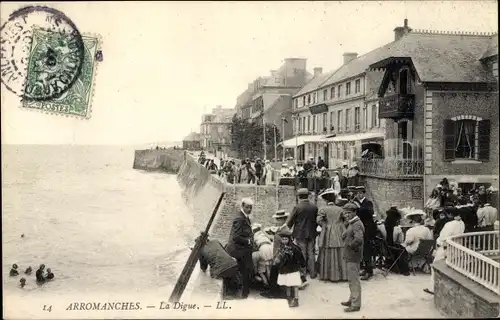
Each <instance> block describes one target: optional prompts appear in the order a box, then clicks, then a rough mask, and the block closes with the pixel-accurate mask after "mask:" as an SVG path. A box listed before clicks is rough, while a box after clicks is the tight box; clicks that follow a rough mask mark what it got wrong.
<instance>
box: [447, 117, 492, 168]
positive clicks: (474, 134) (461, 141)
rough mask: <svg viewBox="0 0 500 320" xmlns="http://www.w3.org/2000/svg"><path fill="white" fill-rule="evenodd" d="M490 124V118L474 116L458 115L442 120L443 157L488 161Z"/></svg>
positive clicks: (451, 159) (448, 159)
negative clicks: (483, 118) (484, 118)
mask: <svg viewBox="0 0 500 320" xmlns="http://www.w3.org/2000/svg"><path fill="white" fill-rule="evenodd" d="M490 126H491V122H490V120H482V119H481V118H478V117H474V116H459V117H454V118H452V119H446V120H444V124H443V136H444V159H445V160H447V161H453V160H479V161H488V159H489V157H490V131H491V130H490Z"/></svg>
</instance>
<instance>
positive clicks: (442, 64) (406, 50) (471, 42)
mask: <svg viewBox="0 0 500 320" xmlns="http://www.w3.org/2000/svg"><path fill="white" fill-rule="evenodd" d="M490 43H491V35H478V34H466V35H465V34H448V33H430V32H429V33H424V32H422V33H421V32H411V33H409V34H407V35H406V36H404V37H403V38H401V39H400V40H398V41H395V42H393V45H392V46H391V47H390V48H389V56H390V57H407V58H411V60H412V63H413V65H414V66H415V69H416V71H417V73H418V76H419V77H420V80H421V81H422V82H472V83H478V82H492V81H494V79H493V76H492V75H491V74H490V73H489V72H488V70H487V69H486V68H484V66H483V64H482V63H481V62H480V61H479V60H480V59H481V57H482V56H483V54H484V52H486V50H487V49H488V47H489V45H490ZM383 59H384V58H383V57H382V58H381V59H379V60H383Z"/></svg>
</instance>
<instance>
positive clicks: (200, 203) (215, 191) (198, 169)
mask: <svg viewBox="0 0 500 320" xmlns="http://www.w3.org/2000/svg"><path fill="white" fill-rule="evenodd" d="M177 179H178V181H179V184H180V185H181V186H182V187H183V188H184V197H185V200H186V202H187V204H188V205H189V206H190V208H191V209H192V211H193V213H194V215H195V227H196V228H197V229H199V230H200V231H202V230H204V228H205V226H206V224H207V222H208V220H209V219H210V215H211V213H212V210H213V208H214V207H215V204H216V203H217V200H218V199H219V197H220V195H221V193H222V192H225V195H224V198H223V200H222V203H221V206H220V208H219V211H218V213H217V216H216V218H215V220H214V223H213V224H212V228H211V230H210V235H211V238H214V239H217V240H220V241H221V242H222V243H226V241H227V238H228V236H229V232H230V230H231V223H232V220H233V219H234V217H235V216H236V214H238V212H239V207H240V202H241V199H243V198H245V197H249V198H251V199H253V201H254V203H255V205H254V208H253V215H252V222H256V223H260V224H262V225H263V226H264V227H265V226H271V225H273V219H272V215H273V214H274V213H275V212H276V210H278V209H285V210H287V211H291V210H292V209H293V207H294V205H295V203H296V202H295V188H294V187H292V186H275V185H266V186H257V185H250V184H236V185H234V184H228V183H225V182H223V181H222V180H220V179H219V177H218V176H217V175H215V174H210V173H209V171H208V170H207V169H206V168H205V167H204V166H202V165H200V164H199V163H198V162H197V161H196V160H195V159H194V158H193V157H192V156H191V155H189V154H187V156H186V159H185V160H184V162H183V163H182V165H181V167H180V169H179V172H178V175H177Z"/></svg>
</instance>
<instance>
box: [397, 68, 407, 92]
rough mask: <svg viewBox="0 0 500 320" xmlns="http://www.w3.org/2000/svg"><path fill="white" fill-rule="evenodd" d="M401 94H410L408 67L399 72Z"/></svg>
mask: <svg viewBox="0 0 500 320" xmlns="http://www.w3.org/2000/svg"><path fill="white" fill-rule="evenodd" d="M399 94H408V69H402V70H401V71H400V72H399Z"/></svg>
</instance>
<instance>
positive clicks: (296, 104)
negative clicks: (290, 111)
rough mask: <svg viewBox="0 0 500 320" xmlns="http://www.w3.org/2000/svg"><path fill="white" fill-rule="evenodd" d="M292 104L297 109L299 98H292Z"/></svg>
mask: <svg viewBox="0 0 500 320" xmlns="http://www.w3.org/2000/svg"><path fill="white" fill-rule="evenodd" d="M293 104H294V107H295V109H297V108H298V107H299V99H295V100H293Z"/></svg>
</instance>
